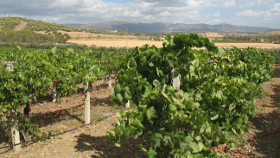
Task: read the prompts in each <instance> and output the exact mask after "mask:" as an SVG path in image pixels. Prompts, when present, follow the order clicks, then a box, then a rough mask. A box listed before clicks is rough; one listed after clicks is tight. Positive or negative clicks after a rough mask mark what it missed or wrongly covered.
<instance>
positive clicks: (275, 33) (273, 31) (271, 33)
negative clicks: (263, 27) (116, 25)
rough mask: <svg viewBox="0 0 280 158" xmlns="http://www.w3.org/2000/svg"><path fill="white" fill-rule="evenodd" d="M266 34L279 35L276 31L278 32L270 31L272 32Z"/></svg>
mask: <svg viewBox="0 0 280 158" xmlns="http://www.w3.org/2000/svg"><path fill="white" fill-rule="evenodd" d="M267 34H280V30H278V31H272V32H269V33H267Z"/></svg>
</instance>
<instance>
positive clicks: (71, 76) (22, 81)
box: [0, 43, 140, 139]
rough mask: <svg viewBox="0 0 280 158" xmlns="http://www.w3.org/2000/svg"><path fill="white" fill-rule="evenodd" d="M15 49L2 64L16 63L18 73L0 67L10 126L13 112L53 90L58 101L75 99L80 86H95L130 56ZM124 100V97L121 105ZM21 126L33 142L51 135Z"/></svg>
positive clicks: (1, 99)
mask: <svg viewBox="0 0 280 158" xmlns="http://www.w3.org/2000/svg"><path fill="white" fill-rule="evenodd" d="M13 46H14V47H13V49H12V51H3V52H0V58H1V59H2V62H5V61H14V62H15V63H14V64H13V70H14V71H8V70H7V69H6V67H5V65H3V66H0V84H1V85H3V86H1V87H0V114H1V117H4V116H5V117H6V118H8V122H10V121H11V118H10V116H9V112H10V110H11V109H19V108H20V107H22V106H25V104H26V103H27V102H28V101H29V102H30V101H37V98H38V97H40V96H45V95H46V93H47V90H49V89H50V86H51V87H52V88H51V89H52V90H55V91H56V92H57V97H58V98H57V99H59V97H60V96H62V95H63V96H67V95H72V94H73V93H75V92H77V90H78V87H77V84H78V83H83V84H86V83H87V82H95V81H96V80H97V77H103V76H104V75H105V72H106V71H116V70H115V69H116V68H117V65H118V62H119V61H122V58H124V56H125V55H126V52H124V53H121V52H100V51H92V50H91V49H87V50H77V49H71V48H69V49H67V50H63V49H56V47H54V48H52V49H45V50H32V49H29V50H26V49H22V48H21V47H20V46H19V45H17V44H15V43H13ZM109 57H110V58H109ZM113 57H114V58H113ZM111 58H113V59H114V60H112V59H111ZM101 63H102V64H101ZM103 64H104V66H102V65H103ZM125 94H126V96H125V99H131V98H132V95H131V94H130V92H129V91H126V93H125ZM122 100H123V99H122V95H120V97H119V101H120V102H122ZM139 122H140V121H139V120H138V121H137V120H135V121H134V124H135V125H138V127H140V124H139ZM20 123H22V126H23V127H29V128H30V132H31V133H32V135H33V138H43V139H45V138H46V136H47V135H46V134H44V133H42V132H41V131H40V130H39V129H38V128H37V126H36V124H32V123H31V122H30V121H28V120H27V121H26V120H24V118H22V119H21V120H20ZM9 124H10V123H9Z"/></svg>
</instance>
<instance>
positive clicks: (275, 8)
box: [270, 3, 280, 13]
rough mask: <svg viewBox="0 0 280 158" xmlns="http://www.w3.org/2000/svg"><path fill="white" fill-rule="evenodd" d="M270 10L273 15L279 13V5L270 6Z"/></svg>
mask: <svg viewBox="0 0 280 158" xmlns="http://www.w3.org/2000/svg"><path fill="white" fill-rule="evenodd" d="M270 10H271V11H272V12H275V13H280V3H275V4H274V5H272V6H271V9H270Z"/></svg>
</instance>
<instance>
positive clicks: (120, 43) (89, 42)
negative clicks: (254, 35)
mask: <svg viewBox="0 0 280 158" xmlns="http://www.w3.org/2000/svg"><path fill="white" fill-rule="evenodd" d="M68 42H71V43H77V44H85V45H88V46H90V45H96V46H105V47H126V41H125V40H123V41H115V40H69V41H68ZM162 43H163V42H162V41H140V40H128V41H127V46H128V47H136V46H142V45H145V44H149V45H155V46H156V47H162ZM215 45H216V46H218V47H224V48H229V47H231V46H236V47H239V48H246V47H257V48H273V47H274V48H280V44H272V43H215Z"/></svg>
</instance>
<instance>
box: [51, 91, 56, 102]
mask: <svg viewBox="0 0 280 158" xmlns="http://www.w3.org/2000/svg"><path fill="white" fill-rule="evenodd" d="M52 94H53V100H52V102H53V103H56V90H55V89H54V90H53V91H52Z"/></svg>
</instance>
